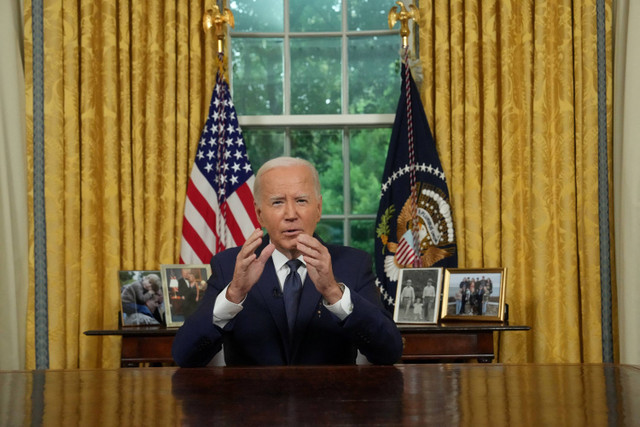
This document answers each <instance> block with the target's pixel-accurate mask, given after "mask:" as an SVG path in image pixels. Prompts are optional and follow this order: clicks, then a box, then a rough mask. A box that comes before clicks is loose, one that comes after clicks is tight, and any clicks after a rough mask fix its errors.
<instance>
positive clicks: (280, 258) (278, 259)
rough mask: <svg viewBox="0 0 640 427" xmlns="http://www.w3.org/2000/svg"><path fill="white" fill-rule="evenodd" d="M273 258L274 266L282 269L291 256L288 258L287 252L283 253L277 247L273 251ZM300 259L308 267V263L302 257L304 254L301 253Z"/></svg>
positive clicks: (278, 269) (277, 269)
mask: <svg viewBox="0 0 640 427" xmlns="http://www.w3.org/2000/svg"><path fill="white" fill-rule="evenodd" d="M271 259H272V260H273V266H274V267H275V269H276V271H280V270H281V269H282V267H284V265H285V264H286V263H287V261H289V258H287V256H286V255H285V254H283V253H282V252H280V251H279V250H277V249H276V250H274V251H273V254H271ZM298 259H299V260H300V261H301V262H302V265H303V266H304V267H305V268H306V267H307V264H306V263H305V262H304V260H303V259H302V255H300V256H299V257H298ZM287 268H288V267H287Z"/></svg>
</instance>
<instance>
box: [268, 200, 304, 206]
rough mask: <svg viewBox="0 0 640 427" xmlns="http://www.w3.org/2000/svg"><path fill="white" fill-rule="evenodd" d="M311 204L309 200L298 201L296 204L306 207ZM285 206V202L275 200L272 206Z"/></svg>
mask: <svg viewBox="0 0 640 427" xmlns="http://www.w3.org/2000/svg"><path fill="white" fill-rule="evenodd" d="M308 202H309V199H296V203H297V204H299V205H304V204H307V203H308ZM283 204H284V200H274V201H273V202H271V206H281V205H283Z"/></svg>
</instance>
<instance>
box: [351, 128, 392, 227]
mask: <svg viewBox="0 0 640 427" xmlns="http://www.w3.org/2000/svg"><path fill="white" fill-rule="evenodd" d="M390 137H391V129H390V128H380V129H357V130H352V131H351V135H350V138H349V139H350V142H349V152H350V156H351V158H350V159H349V161H350V163H349V174H350V177H349V182H350V188H351V212H352V213H354V214H363V215H366V214H376V213H377V212H378V205H379V203H380V179H381V178H382V172H383V170H384V164H385V161H386V157H387V148H388V146H389V138H390Z"/></svg>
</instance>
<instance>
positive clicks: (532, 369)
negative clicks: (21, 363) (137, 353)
mask: <svg viewBox="0 0 640 427" xmlns="http://www.w3.org/2000/svg"><path fill="white" fill-rule="evenodd" d="M29 424H31V425H46V426H58V425H64V426H74V425H87V426H93V425H100V426H129V425H130V426H143V425H152V426H164V425H231V426H236V425H247V426H253V425H259V426H266V425H269V426H272V425H287V426H299V425H332V426H333V425H370V424H375V425H434V426H435V425H437V426H451V425H453V426H467V425H468V426H474V427H477V426H490V427H497V426H606V425H621V426H632V425H635V426H638V425H640V367H637V366H629V365H606V364H605V365H597V364H594V365H578V364H576V365H534V364H524V365H501V364H491V365H482V364H443V365H437V364H430V365H395V366H389V367H380V366H341V367H269V368H230V367H224V368H202V369H179V368H173V367H168V368H133V369H116V370H66V371H56V370H49V371H31V372H26V371H19V372H18V371H16V372H7V371H5V372H0V425H3V426H4V425H29Z"/></svg>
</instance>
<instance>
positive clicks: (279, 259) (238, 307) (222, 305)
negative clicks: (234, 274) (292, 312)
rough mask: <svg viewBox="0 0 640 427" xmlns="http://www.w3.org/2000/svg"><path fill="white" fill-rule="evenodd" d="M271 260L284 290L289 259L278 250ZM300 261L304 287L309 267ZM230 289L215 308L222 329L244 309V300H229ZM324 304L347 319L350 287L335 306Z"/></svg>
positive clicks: (214, 318)
mask: <svg viewBox="0 0 640 427" xmlns="http://www.w3.org/2000/svg"><path fill="white" fill-rule="evenodd" d="M271 259H272V260H273V266H274V267H275V270H276V274H277V276H278V281H279V282H280V290H282V289H283V288H284V281H285V279H286V277H287V275H288V274H289V267H288V266H287V261H289V258H287V257H286V255H284V254H283V253H282V252H280V251H278V250H277V249H276V250H274V251H273V254H271ZM298 259H299V260H300V261H301V262H302V265H301V266H300V267H298V274H299V275H300V280H301V282H302V283H303V286H304V279H305V278H306V277H307V265H306V264H305V262H304V259H303V256H302V255H300V256H299V257H298ZM228 288H229V285H227V286H226V287H225V288H224V289H223V290H222V292H220V294H218V297H217V298H216V302H215V305H214V306H213V323H214V325H216V326H218V327H220V328H224V327H225V325H226V324H227V323H229V321H231V320H232V319H233V318H234V317H236V315H237V314H238V313H240V312H241V311H242V309H243V308H244V307H243V306H242V303H243V302H244V300H242V301H241V302H240V304H236V303H234V302H231V301H229V300H228V299H227V289H228ZM322 304H323V305H324V306H325V307H326V308H327V310H329V311H330V312H331V313H333V314H334V315H336V317H338V319H340V320H341V321H342V320H344V319H346V318H347V316H348V315H350V314H351V312H352V311H353V304H352V303H351V292H350V291H349V287H348V286H345V288H344V293H343V294H342V298H341V299H340V300H338V301H337V302H336V303H335V304H328V303H327V301H326V300H325V299H324V298H323V299H322Z"/></svg>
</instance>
